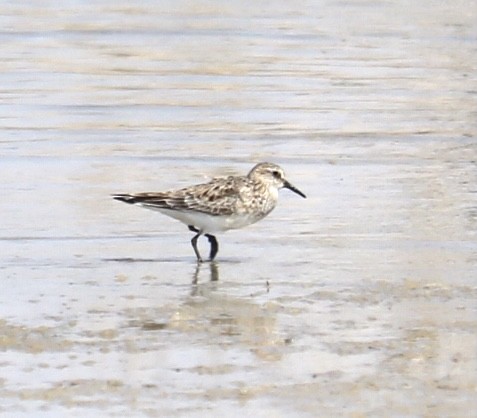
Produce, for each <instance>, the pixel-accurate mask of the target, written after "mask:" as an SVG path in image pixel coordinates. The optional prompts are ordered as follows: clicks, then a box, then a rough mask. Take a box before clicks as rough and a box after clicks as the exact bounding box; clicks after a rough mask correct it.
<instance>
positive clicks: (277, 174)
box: [272, 170, 282, 179]
mask: <svg viewBox="0 0 477 418" xmlns="http://www.w3.org/2000/svg"><path fill="white" fill-rule="evenodd" d="M272 175H273V177H275V178H276V179H279V178H281V177H282V176H281V175H280V172H279V171H277V170H274V171H272Z"/></svg>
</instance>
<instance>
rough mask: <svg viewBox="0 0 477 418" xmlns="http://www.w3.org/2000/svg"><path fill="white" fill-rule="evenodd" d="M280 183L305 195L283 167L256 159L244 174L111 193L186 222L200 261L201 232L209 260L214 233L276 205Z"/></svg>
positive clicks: (259, 216) (214, 246)
mask: <svg viewBox="0 0 477 418" xmlns="http://www.w3.org/2000/svg"><path fill="white" fill-rule="evenodd" d="M283 187H285V188H287V189H290V190H292V191H293V192H295V193H297V194H298V195H300V196H301V197H304V198H306V196H305V194H304V193H302V192H301V191H300V190H298V189H297V188H296V187H295V186H293V185H292V184H291V183H289V182H288V181H287V180H286V178H285V173H284V171H283V169H282V168H281V167H279V166H278V165H276V164H272V163H259V164H257V165H256V166H255V167H253V168H252V170H250V172H249V173H248V174H247V175H246V176H229V177H217V178H214V179H212V180H211V181H210V182H208V183H204V184H198V185H195V186H190V187H186V188H183V189H179V190H171V191H166V192H153V193H135V194H114V195H112V197H113V198H114V199H116V200H120V201H122V202H126V203H130V204H135V205H138V206H142V207H144V208H147V209H152V210H157V211H159V212H161V213H163V214H164V215H167V216H170V217H171V218H174V219H177V220H179V221H181V222H182V223H184V224H186V225H187V226H188V228H189V230H191V231H193V232H195V235H194V237H193V238H192V240H191V243H192V248H193V249H194V252H195V255H196V256H197V261H198V262H202V257H201V256H200V253H199V250H198V249H197V240H198V239H199V237H200V236H201V235H205V236H206V237H207V239H208V240H209V243H210V254H209V260H210V261H212V260H213V259H214V258H215V256H216V255H217V252H218V250H219V244H218V242H217V238H216V237H215V233H217V232H223V231H227V230H229V229H237V228H243V227H244V226H247V225H250V224H253V223H255V222H257V221H259V220H260V219H263V218H264V217H265V216H267V215H268V214H269V213H270V212H271V211H272V210H273V209H274V208H275V206H276V204H277V201H278V189H281V188H283Z"/></svg>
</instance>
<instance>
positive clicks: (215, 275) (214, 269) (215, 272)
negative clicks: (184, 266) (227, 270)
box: [192, 261, 219, 284]
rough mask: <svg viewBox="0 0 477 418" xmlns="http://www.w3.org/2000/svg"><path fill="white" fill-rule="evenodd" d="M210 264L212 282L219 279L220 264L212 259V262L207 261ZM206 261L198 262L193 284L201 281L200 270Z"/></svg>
mask: <svg viewBox="0 0 477 418" xmlns="http://www.w3.org/2000/svg"><path fill="white" fill-rule="evenodd" d="M207 264H208V265H209V275H210V281H211V282H216V281H218V280H219V266H218V264H217V262H215V261H212V262H210V263H207ZM203 265H204V263H197V266H196V268H195V271H194V274H193V276H192V284H197V283H198V282H199V274H200V270H201V268H202V266H203Z"/></svg>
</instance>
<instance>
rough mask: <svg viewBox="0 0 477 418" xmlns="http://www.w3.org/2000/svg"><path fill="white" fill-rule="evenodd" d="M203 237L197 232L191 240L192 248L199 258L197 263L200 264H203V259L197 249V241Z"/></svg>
mask: <svg viewBox="0 0 477 418" xmlns="http://www.w3.org/2000/svg"><path fill="white" fill-rule="evenodd" d="M201 235H202V232H200V231H199V232H197V234H196V235H194V237H193V238H192V239H191V240H190V242H191V244H192V248H193V249H194V252H195V255H196V257H197V261H198V262H199V263H202V257H201V256H200V253H199V250H198V249H197V240H198V239H199V237H200V236H201Z"/></svg>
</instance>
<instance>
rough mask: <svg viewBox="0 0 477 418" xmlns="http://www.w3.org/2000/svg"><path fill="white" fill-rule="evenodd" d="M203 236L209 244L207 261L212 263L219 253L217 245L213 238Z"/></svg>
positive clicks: (208, 235)
mask: <svg viewBox="0 0 477 418" xmlns="http://www.w3.org/2000/svg"><path fill="white" fill-rule="evenodd" d="M205 236H206V237H207V238H208V240H209V242H210V255H209V259H210V261H212V260H213V259H214V258H215V256H216V255H217V253H218V252H219V243H218V242H217V238H215V236H213V235H210V234H205Z"/></svg>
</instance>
